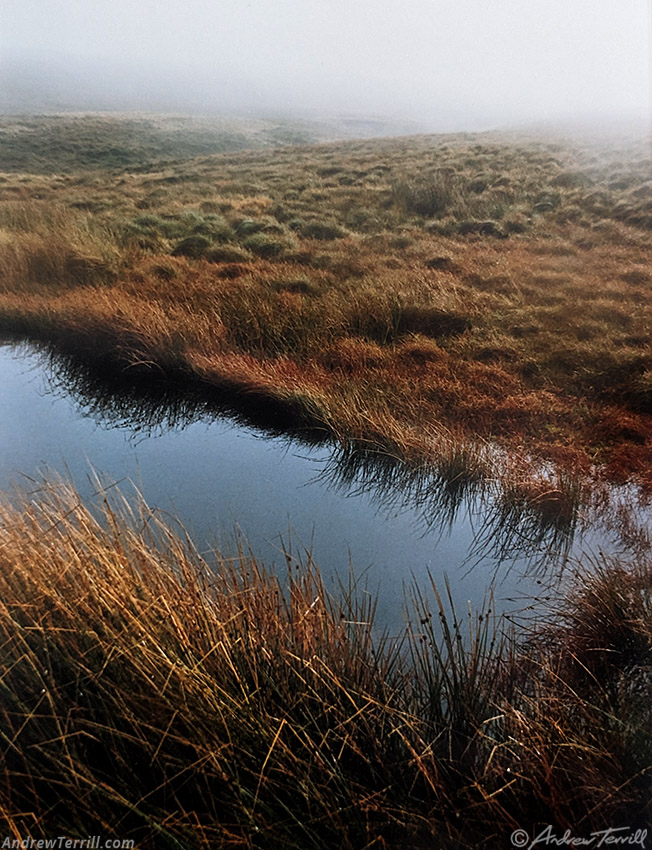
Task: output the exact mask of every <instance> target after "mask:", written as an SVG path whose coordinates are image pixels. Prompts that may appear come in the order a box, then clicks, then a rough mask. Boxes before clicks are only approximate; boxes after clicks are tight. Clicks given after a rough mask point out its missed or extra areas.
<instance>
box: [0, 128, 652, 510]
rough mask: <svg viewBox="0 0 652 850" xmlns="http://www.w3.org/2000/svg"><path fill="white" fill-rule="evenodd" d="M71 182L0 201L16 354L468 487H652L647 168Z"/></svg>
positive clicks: (135, 174) (284, 172) (536, 143)
mask: <svg viewBox="0 0 652 850" xmlns="http://www.w3.org/2000/svg"><path fill="white" fill-rule="evenodd" d="M14 147H15V145H14ZM54 156H55V162H56V154H55V155H54ZM100 159H101V158H100ZM66 163H67V165H66V169H67V173H64V169H63V168H62V170H61V172H60V173H49V174H40V173H34V172H32V173H29V172H27V171H26V172H24V173H14V172H11V173H9V172H5V173H4V174H3V176H2V177H1V178H0V226H1V228H2V230H1V231H0V269H1V270H2V282H1V284H0V327H2V329H4V330H5V331H11V332H17V333H19V334H23V335H27V336H29V337H32V338H36V339H43V340H46V341H49V342H54V343H55V344H57V345H59V346H60V347H63V348H66V349H67V350H68V351H74V352H76V353H79V354H81V355H83V356H88V357H92V358H96V359H99V360H100V361H101V362H102V363H103V364H104V366H105V367H106V368H109V369H117V370H130V371H131V372H142V373H143V375H144V377H145V378H148V377H149V378H156V379H157V380H158V379H161V378H163V379H165V378H166V377H175V378H179V377H181V378H184V379H191V378H192V379H194V380H198V381H201V382H203V383H204V384H205V385H207V386H208V387H213V388H219V389H220V390H225V391H227V392H228V393H231V394H233V395H237V394H241V395H246V396H247V397H249V399H251V398H256V399H259V400H260V403H261V405H269V406H271V407H273V408H274V409H275V410H277V411H278V412H279V415H281V416H282V415H286V416H287V417H288V419H289V420H291V421H292V422H293V423H294V424H295V425H297V424H298V425H299V426H305V427H310V428H313V429H314V428H317V429H324V430H325V431H326V432H328V433H329V434H331V435H333V436H335V437H336V438H338V439H340V440H341V441H343V442H347V441H349V442H350V441H355V442H357V443H358V444H362V445H365V446H368V447H369V448H371V449H372V450H380V451H383V452H389V453H391V454H394V455H398V456H401V457H407V458H409V459H412V460H414V461H417V462H422V461H424V460H427V461H431V462H434V463H439V464H443V465H448V466H449V467H450V469H451V475H452V476H453V477H454V476H455V475H458V474H466V475H468V474H476V473H477V474H492V464H493V463H494V460H492V459H495V457H497V456H500V457H502V458H504V457H506V456H509V457H510V458H511V459H512V460H511V461H510V464H512V466H514V465H515V466H520V467H522V469H526V468H527V467H528V463H530V461H531V459H532V458H547V459H554V460H555V461H557V462H558V468H564V469H566V470H570V471H571V472H586V471H587V470H589V469H590V468H592V467H593V466H594V465H596V466H597V467H598V468H600V469H601V471H602V473H604V474H605V475H606V477H608V478H611V479H613V480H624V479H628V478H630V479H635V480H637V481H638V482H639V483H642V484H644V485H645V486H647V487H648V488H649V487H650V486H652V470H651V467H650V461H649V459H650V450H651V447H652V429H651V427H650V425H651V422H652V420H651V418H650V413H651V404H652V351H651V348H650V318H651V315H652V286H651V283H652V276H651V273H650V266H649V261H650V248H651V245H652V181H650V157H649V148H648V147H647V146H646V145H645V144H643V143H636V142H632V141H627V140H625V141H623V140H612V141H605V140H603V142H602V143H600V144H597V143H591V144H590V143H588V142H582V143H580V142H560V141H557V140H552V139H549V140H545V139H544V140H533V139H528V138H525V137H523V138H521V137H508V136H504V137H503V136H498V135H492V134H479V135H458V136H430V137H428V136H421V137H413V138H402V139H392V140H372V141H360V142H340V143H329V144H324V145H315V146H308V147H294V148H278V149H274V150H264V151H250V152H237V153H224V154H220V155H215V156H210V157H203V158H197V159H192V160H177V161H176V162H175V163H174V164H172V165H170V164H169V163H168V164H162V162H161V161H160V160H155V159H153V160H152V161H151V163H150V165H149V166H144V165H142V164H140V165H139V169H138V171H129V170H127V169H113V170H111V171H109V170H106V169H101V168H89V167H87V168H85V170H82V169H80V170H79V171H77V172H71V170H70V167H69V159H67V160H66ZM27 164H29V158H27ZM39 167H40V166H39V163H38V162H35V164H34V169H35V170H36V169H38V168H39ZM487 443H490V444H491V445H492V446H497V447H503V448H504V449H506V450H507V451H506V452H505V453H502V452H501V453H499V455H496V454H495V453H493V452H489V453H488V452H486V451H482V450H481V449H480V448H479V446H482V445H486V444H487ZM503 471H504V470H503ZM493 472H494V473H495V469H493ZM521 479H522V480H526V479H527V475H522V476H521ZM549 485H550V482H547V483H543V484H541V485H537V487H538V489H537V487H534V490H533V493H532V495H533V498H538V497H539V496H540V495H542V494H543V493H544V492H548V491H549ZM532 486H534V485H532ZM555 486H557V485H555ZM546 488H548V489H546ZM553 489H555V487H553ZM539 490H540V491H541V492H539Z"/></svg>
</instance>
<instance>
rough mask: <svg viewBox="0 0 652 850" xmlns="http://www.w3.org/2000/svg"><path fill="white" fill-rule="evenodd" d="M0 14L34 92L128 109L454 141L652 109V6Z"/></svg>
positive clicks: (289, 3) (359, 0)
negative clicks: (288, 119) (380, 122)
mask: <svg viewBox="0 0 652 850" xmlns="http://www.w3.org/2000/svg"><path fill="white" fill-rule="evenodd" d="M0 15H1V19H0V60H1V61H2V62H3V63H4V64H3V68H9V67H10V68H12V69H15V68H20V69H21V72H22V73H23V76H24V80H23V87H25V86H26V85H27V86H36V85H37V84H38V83H39V81H40V82H41V83H42V84H43V85H44V86H46V87H47V86H48V85H50V86H53V85H54V81H56V80H58V81H59V90H60V91H63V90H64V89H65V90H66V91H68V92H69V94H68V96H69V97H73V94H71V93H70V92H73V93H74V90H75V87H76V86H77V87H78V90H79V92H82V91H87V92H91V93H94V94H95V95H97V96H98V97H100V98H104V101H107V99H108V100H109V101H110V102H115V104H116V105H119V104H121V105H129V103H131V102H134V103H136V102H138V105H139V106H140V107H143V106H147V105H148V103H150V102H151V105H152V106H153V107H158V106H161V105H164V104H166V105H167V104H169V105H170V106H182V105H183V104H184V103H186V104H187V105H188V106H189V107H197V108H201V107H206V108H210V109H213V110H217V111H219V109H220V107H224V108H225V109H230V110H233V109H234V108H236V109H237V108H238V106H240V107H241V108H242V111H246V110H250V109H252V110H256V111H258V112H260V111H263V112H264V111H268V112H269V113H272V112H274V110H283V109H286V110H299V111H301V110H306V109H311V110H313V111H317V112H319V111H322V112H329V113H346V112H348V113H365V112H366V113H369V114H384V115H388V116H392V115H393V116H397V117H407V118H413V119H416V120H421V121H423V122H424V123H425V124H430V125H437V124H440V125H441V124H444V125H446V124H448V125H449V126H448V127H446V126H444V127H442V129H464V127H465V126H468V127H469V128H473V127H477V126H483V125H484V126H492V125H494V126H495V125H499V124H505V123H514V122H524V121H537V120H550V119H553V120H556V119H568V118H573V117H578V118H582V117H585V116H586V117H589V116H599V115H605V114H612V113H622V114H627V113H638V114H639V115H640V114H642V113H645V112H646V111H647V112H648V113H649V109H650V77H651V74H650V18H651V15H650V11H649V4H648V1H647V0H403V2H399V0H185V2H183V3H182V2H167V0H111V2H108V0H0ZM39 75H40V76H39ZM25 80H27V82H25Z"/></svg>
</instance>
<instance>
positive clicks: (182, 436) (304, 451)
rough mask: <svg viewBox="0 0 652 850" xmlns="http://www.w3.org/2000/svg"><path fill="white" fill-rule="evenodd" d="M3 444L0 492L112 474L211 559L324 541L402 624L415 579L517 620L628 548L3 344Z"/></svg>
mask: <svg viewBox="0 0 652 850" xmlns="http://www.w3.org/2000/svg"><path fill="white" fill-rule="evenodd" d="M0 442H1V444H2V446H3V452H2V455H1V456H0V490H4V491H8V490H11V489H12V488H13V487H14V486H15V485H17V486H18V487H20V488H21V489H22V490H27V491H28V492H29V491H38V489H39V488H40V487H42V486H43V477H44V476H47V477H48V478H51V477H52V476H53V475H54V474H58V475H61V476H63V477H64V478H66V479H68V480H72V481H73V483H74V484H75V486H76V487H77V489H78V490H79V492H80V494H81V496H82V498H84V499H91V498H92V495H93V493H94V492H95V491H96V490H97V487H98V477H99V479H100V481H101V482H103V484H104V485H109V484H113V483H117V484H118V485H119V487H120V490H121V491H122V492H123V493H125V494H126V495H127V496H129V493H130V491H131V492H133V488H134V487H135V488H136V489H137V490H138V491H139V493H141V494H142V496H143V497H144V499H145V500H146V502H147V503H148V504H149V505H150V507H152V508H156V509H157V510H159V511H161V512H166V513H167V515H169V516H170V517H173V518H175V519H178V520H179V521H180V522H181V523H182V524H183V527H184V528H185V529H187V530H188V531H189V532H190V535H191V537H192V538H193V540H194V541H195V543H196V545H197V546H198V548H199V550H200V551H202V552H204V553H207V556H208V557H209V558H210V552H211V550H212V549H214V548H219V549H220V550H222V551H225V550H229V551H234V549H235V547H237V545H238V540H240V542H241V541H242V540H245V541H246V544H247V545H248V546H249V547H251V550H252V551H253V553H254V554H255V555H256V556H257V557H258V558H259V559H260V560H261V561H263V562H264V563H266V564H268V565H271V564H275V565H276V566H278V567H281V568H282V569H285V568H286V567H285V563H286V555H285V552H287V551H291V552H292V554H293V555H294V556H296V557H297V559H300V558H301V556H302V554H303V553H305V551H306V550H307V549H310V550H311V552H312V556H313V558H314V560H315V562H316V563H317V564H318V565H319V567H320V568H321V572H322V575H323V577H324V579H325V581H326V585H327V588H328V589H332V590H336V589H337V581H338V577H339V578H340V579H341V580H342V581H343V582H344V583H345V584H346V583H347V581H348V577H349V569H350V566H352V567H353V569H354V572H355V575H356V576H357V577H358V578H359V580H360V583H361V585H362V586H365V587H366V588H368V590H369V591H370V592H372V593H376V592H377V593H378V610H377V622H378V623H379V624H380V625H382V626H384V627H387V628H388V629H390V630H392V631H393V630H399V629H400V628H401V626H402V625H403V623H404V610H405V605H404V601H405V590H406V588H409V587H410V586H411V585H413V583H414V582H415V581H416V582H417V584H418V585H419V586H421V587H422V588H427V586H428V583H429V575H431V576H432V577H433V579H434V580H435V582H436V583H437V585H438V586H439V587H443V584H444V579H445V577H448V580H449V582H450V586H451V595H452V598H453V600H454V602H455V606H456V608H457V609H458V610H460V611H466V610H467V608H468V607H469V606H470V607H471V609H479V608H480V607H481V606H482V605H483V602H484V600H485V599H486V597H487V593H488V590H489V589H490V587H493V591H494V603H493V604H494V607H495V609H497V610H501V611H505V612H510V613H515V614H516V613H518V612H523V610H524V609H527V607H528V606H529V605H530V604H531V603H532V601H533V600H532V598H531V597H534V598H536V597H537V596H539V597H540V596H542V595H545V594H551V593H552V594H554V593H555V587H556V583H557V582H558V577H559V576H560V575H563V573H564V567H565V565H566V564H567V562H568V560H569V559H571V560H572V559H574V558H576V557H578V556H579V555H581V553H582V552H584V551H587V550H588V551H590V552H596V551H598V550H599V549H609V547H613V543H612V542H610V541H609V540H608V539H607V537H605V535H604V534H603V533H600V534H599V533H597V532H596V531H595V529H590V528H589V530H586V529H584V530H583V531H580V529H579V527H578V526H576V525H575V524H574V523H571V524H570V525H568V526H565V527H560V526H559V525H558V524H555V523H547V524H546V523H544V524H543V525H541V524H539V525H537V523H538V520H537V519H536V518H533V517H532V516H530V517H527V516H522V517H520V518H517V519H518V521H517V523H516V525H514V522H511V524H510V523H506V522H505V521H504V513H501V511H500V510H498V509H497V505H496V504H495V500H494V499H492V498H491V497H488V496H487V494H486V493H484V494H478V493H473V492H469V491H464V488H455V487H451V485H450V482H449V483H448V484H446V483H443V482H441V481H436V480H435V479H434V478H433V477H432V476H428V475H416V474H413V473H409V472H408V471H407V470H405V469H404V468H403V467H401V465H400V464H396V463H392V462H388V461H385V462H379V461H378V459H373V458H372V459H369V458H366V459H365V458H361V457H360V456H356V455H355V453H354V454H353V455H351V454H348V455H347V454H346V453H342V452H339V453H338V452H337V451H336V450H334V448H333V446H332V445H330V444H329V443H328V442H327V441H326V440H321V441H320V440H318V439H317V438H316V435H314V434H312V435H306V438H305V439H300V438H299V435H294V436H293V437H289V436H288V435H287V434H285V435H283V434H281V433H279V432H278V431H275V429H274V428H273V427H271V428H270V425H269V423H268V425H267V428H266V429H261V428H257V427H254V426H253V425H252V424H251V417H250V418H249V420H248V422H243V421H242V417H241V416H240V417H238V416H237V415H234V414H233V411H230V413H229V414H226V413H225V410H224V408H223V407H222V408H220V407H219V405H218V404H217V403H216V402H215V401H214V400H211V399H210V398H209V397H208V396H207V395H206V393H205V391H204V392H203V393H202V394H198V393H197V392H196V391H186V389H184V388H183V387H179V386H174V387H172V386H168V385H161V386H159V387H156V386H154V388H153V389H152V390H150V391H148V392H147V393H145V392H143V389H142V387H139V386H138V385H126V384H124V383H120V384H117V383H113V384H111V383H110V382H106V381H104V382H102V381H100V380H97V379H96V378H95V377H94V376H93V374H92V373H89V372H88V371H87V370H84V369H83V368H77V367H76V366H75V365H74V364H71V363H70V361H64V360H60V359H59V360H57V359H56V358H55V359H52V358H51V357H48V356H47V355H45V354H44V353H43V352H39V351H38V350H36V349H33V348H30V347H27V346H25V345H20V346H13V345H9V344H5V345H2V346H0ZM528 523H529V524H528ZM533 523H534V525H533Z"/></svg>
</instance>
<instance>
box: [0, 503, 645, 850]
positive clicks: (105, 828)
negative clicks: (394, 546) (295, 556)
mask: <svg viewBox="0 0 652 850" xmlns="http://www.w3.org/2000/svg"><path fill="white" fill-rule="evenodd" d="M99 502H100V505H101V506H100V508H99V509H97V510H95V509H94V511H93V513H91V512H89V510H88V509H86V508H83V507H82V506H81V505H80V503H79V500H78V497H77V496H76V494H74V493H72V492H70V491H69V490H67V489H66V488H63V487H61V486H46V487H44V488H43V490H42V492H40V493H33V494H31V495H30V497H29V500H28V502H27V501H22V502H21V503H19V504H18V505H17V506H16V507H13V508H10V507H7V506H5V507H3V508H2V509H1V529H2V530H1V531H0V599H2V605H1V606H0V640H1V641H2V646H3V653H2V657H1V659H0V688H1V689H2V707H1V708H0V738H1V740H2V741H3V744H2V750H3V769H2V771H0V819H1V820H2V821H3V822H4V826H5V828H6V829H7V830H9V831H11V832H12V834H14V835H16V836H21V837H27V836H28V835H29V836H32V837H33V838H35V839H37V838H41V837H47V836H48V835H50V836H51V835H52V834H66V835H70V836H71V837H74V836H78V835H81V834H83V835H87V834H94V833H99V832H102V833H103V834H104V835H107V836H108V835H111V836H117V837H119V838H133V839H135V840H136V843H137V845H139V846H143V847H145V846H156V847H157V848H159V847H160V848H173V847H174V848H179V847H181V848H188V850H190V848H196V847H199V846H206V847H217V846H219V847H252V848H253V847H261V848H262V847H272V848H279V850H280V848H297V850H298V848H305V847H314V848H322V850H326V848H332V847H335V846H337V847H342V848H349V850H357V848H360V847H369V846H373V844H377V845H378V846H383V844H384V845H385V846H403V847H417V846H419V847H421V846H438V847H451V848H453V847H462V848H463V847H479V846H485V847H492V846H503V845H504V842H505V837H506V836H507V837H508V836H509V834H510V833H511V831H512V830H513V829H514V828H515V826H516V825H518V826H520V827H521V828H525V829H531V827H532V826H533V825H534V824H535V823H550V824H555V825H557V826H559V827H565V825H566V824H567V823H580V824H582V828H583V829H584V830H586V832H587V834H588V833H590V832H591V830H595V829H603V828H604V825H605V823H614V824H615V823H626V824H632V825H637V824H643V823H644V822H645V820H646V819H647V818H649V816H650V810H649V800H650V797H649V782H650V773H651V772H652V751H651V750H650V746H649V735H648V732H649V723H650V719H651V718H650V706H651V705H652V693H651V692H650V678H649V669H650V664H652V574H651V572H650V568H649V565H645V564H641V565H639V567H637V568H636V569H634V570H630V571H627V570H625V569H623V568H622V567H619V566H618V565H615V564H607V563H604V564H602V565H600V567H599V568H598V569H595V568H594V569H593V571H592V573H591V574H590V575H589V576H588V577H584V578H581V579H578V585H577V588H576V589H575V590H574V592H573V594H572V595H571V596H570V597H569V599H568V600H566V601H564V602H563V603H561V605H560V610H559V611H558V612H557V614H556V616H555V618H553V619H552V620H551V622H550V623H549V624H548V625H542V626H538V627H533V628H532V630H531V633H530V635H529V639H528V642H527V644H522V643H519V642H518V641H517V640H516V639H515V638H514V637H512V636H509V635H506V634H503V633H502V632H501V628H500V624H499V623H497V622H495V621H494V618H493V617H492V616H491V613H490V612H489V611H487V610H485V611H482V612H480V613H479V614H478V615H477V616H476V615H474V614H472V613H471V612H470V613H469V615H468V622H465V621H466V620H467V617H466V616H464V617H461V616H460V614H459V612H455V611H454V610H452V605H451V604H450V593H449V595H448V599H447V598H446V597H444V598H443V599H442V598H440V597H439V596H438V594H437V591H436V588H430V589H428V588H421V589H420V590H419V589H417V590H415V593H414V600H413V602H414V605H413V608H414V615H413V619H412V626H411V627H410V628H409V629H408V630H407V631H406V633H405V636H404V639H403V642H402V643H400V642H399V643H396V642H388V641H385V642H383V641H382V640H381V641H374V639H373V628H372V626H373V624H372V620H373V601H372V602H369V601H365V599H366V600H368V598H369V597H366V596H365V595H364V594H363V595H362V596H361V597H360V599H357V598H356V597H355V594H353V595H350V596H349V597H348V598H346V597H343V598H342V599H341V600H340V601H337V600H333V599H331V598H329V597H328V596H327V594H326V593H325V590H324V587H323V584H322V582H321V579H320V577H319V573H318V570H317V569H316V567H314V565H312V564H310V563H309V564H307V565H306V566H305V567H304V569H303V570H298V571H297V570H294V569H292V570H291V571H290V572H291V574H290V576H289V578H288V585H287V589H286V590H285V591H284V590H283V589H282V587H281V584H280V582H279V580H278V579H277V578H275V577H274V576H272V575H271V574H269V573H267V572H266V571H265V569H264V568H263V567H262V566H261V565H259V564H257V563H256V561H255V560H254V559H253V557H251V556H244V555H241V556H240V557H238V558H236V559H234V560H232V561H230V562H228V563H227V562H224V561H223V562H220V564H219V566H218V568H217V569H216V570H210V569H208V568H207V567H206V565H205V563H204V562H203V561H202V559H201V558H200V557H199V556H198V555H197V553H196V552H195V551H194V549H193V547H192V544H191V543H190V541H188V540H183V539H182V538H180V537H179V536H176V535H175V534H174V533H172V531H171V530H170V529H169V528H168V527H166V526H165V525H163V524H162V523H161V522H159V521H158V519H157V518H156V516H155V515H153V514H152V513H151V512H150V511H149V510H148V509H147V508H146V506H144V505H142V504H139V505H136V506H135V507H134V510H133V511H130V509H129V508H128V506H127V505H125V504H122V505H120V503H119V500H116V498H114V499H113V500H110V499H109V497H108V495H107V494H104V495H103V496H102V497H101V498H100V500H99ZM434 620H438V621H439V622H440V624H441V629H440V627H439V626H435V625H434V623H433V621H434ZM440 633H441V634H443V637H441V638H439V637H437V635H438V634H440Z"/></svg>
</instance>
